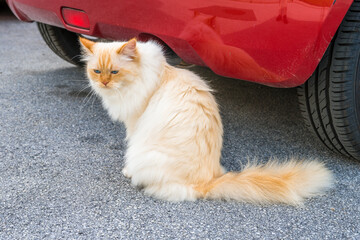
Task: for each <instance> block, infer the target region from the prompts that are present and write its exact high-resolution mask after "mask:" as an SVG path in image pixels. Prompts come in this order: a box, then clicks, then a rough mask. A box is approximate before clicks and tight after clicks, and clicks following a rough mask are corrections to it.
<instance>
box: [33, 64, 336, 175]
mask: <svg viewBox="0 0 360 240" xmlns="http://www.w3.org/2000/svg"><path fill="white" fill-rule="evenodd" d="M190 70H192V71H194V72H196V73H198V74H199V75H200V76H202V77H203V78H205V79H206V80H207V81H208V82H209V83H210V85H211V87H212V88H213V89H214V94H215V96H216V98H217V102H218V104H219V105H220V110H221V116H222V120H223V125H224V144H223V151H222V164H223V165H224V166H225V167H226V168H227V169H228V170H234V171H238V170H240V169H241V168H242V167H243V165H245V164H246V163H247V162H248V160H249V161H251V162H253V161H254V158H256V159H258V161H259V162H266V161H267V160H268V159H269V158H271V157H276V158H279V159H285V158H287V157H291V156H295V157H299V158H307V157H308V156H322V155H324V154H332V153H329V151H328V150H327V149H326V148H325V147H324V146H323V145H322V144H321V143H320V141H318V140H317V139H316V138H315V136H313V135H312V134H311V133H310V132H309V131H308V130H307V129H306V126H305V124H304V122H303V119H302V116H301V113H300V110H299V107H298V102H297V95H296V89H295V88H292V89H279V88H271V87H266V86H262V85H259V84H254V83H249V82H245V81H241V80H236V79H231V78H225V77H221V76H218V75H216V74H214V73H213V72H212V71H211V70H209V69H208V68H204V67H194V68H191V69H190ZM34 74H36V75H42V74H44V75H47V76H49V75H51V76H57V77H56V81H54V80H53V78H45V79H47V82H46V83H45V84H48V85H50V86H49V87H53V92H52V94H54V95H56V96H57V97H60V98H62V99H64V101H67V100H71V101H76V102H78V104H79V107H82V108H84V109H85V110H83V111H82V114H89V112H88V111H94V112H95V113H97V114H98V115H101V117H102V118H108V116H106V113H105V111H104V110H103V109H102V107H101V104H100V101H99V99H97V98H96V97H95V99H88V98H89V96H90V95H91V93H90V88H86V86H87V80H86V76H85V73H84V70H83V69H81V68H76V67H69V68H61V69H55V70H52V71H51V72H49V70H48V71H46V72H36V73H34ZM59 79H62V80H61V82H59ZM92 98H94V96H93V97H92ZM104 120H106V119H104Z"/></svg>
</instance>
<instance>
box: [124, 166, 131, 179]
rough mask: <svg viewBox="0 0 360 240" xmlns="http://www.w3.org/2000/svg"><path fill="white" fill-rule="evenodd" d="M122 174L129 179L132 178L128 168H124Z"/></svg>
mask: <svg viewBox="0 0 360 240" xmlns="http://www.w3.org/2000/svg"><path fill="white" fill-rule="evenodd" d="M122 174H123V175H124V176H125V177H127V178H131V175H130V173H129V172H128V170H127V168H126V167H124V168H123V170H122Z"/></svg>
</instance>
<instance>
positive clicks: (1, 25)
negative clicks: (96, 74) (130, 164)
mask: <svg viewBox="0 0 360 240" xmlns="http://www.w3.org/2000/svg"><path fill="white" fill-rule="evenodd" d="M192 70H194V71H195V72H197V73H198V74H200V75H201V76H203V77H204V78H205V79H207V80H209V81H210V84H211V86H212V87H213V88H214V89H215V90H216V94H215V95H216V97H217V99H218V102H219V104H220V106H221V114H222V118H223V123H224V128H225V135H224V148H223V152H222V163H223V165H224V166H225V167H226V168H227V169H229V170H233V171H238V170H240V169H241V167H242V165H244V164H246V163H247V161H248V159H250V161H253V159H254V158H256V159H257V161H258V162H266V161H267V160H268V159H269V158H271V157H277V158H280V159H286V158H288V157H289V156H297V157H299V158H305V159H310V158H317V159H320V160H321V161H324V162H326V165H327V166H328V167H329V168H330V169H331V170H332V171H333V172H334V175H335V179H336V181H335V185H334V187H333V188H332V189H331V190H329V191H328V192H326V194H325V195H324V196H320V197H316V198H312V199H309V200H307V201H306V202H305V205H304V206H303V207H292V206H286V205H281V204H275V205H270V206H259V205H253V204H247V203H238V202H235V201H230V202H225V201H212V200H199V201H196V202H180V203H169V202H164V201H160V200H156V199H154V198H151V197H148V196H146V195H144V194H143V192H142V191H141V190H139V189H136V188H134V187H132V186H131V185H130V182H129V180H128V179H126V178H125V177H124V176H123V175H122V174H121V169H122V167H123V164H124V152H125V148H126V143H125V142H124V137H125V128H124V126H123V125H122V124H120V123H114V122H112V121H111V120H110V119H109V117H108V116H107V113H106V112H105V111H104V109H103V108H102V106H101V104H100V101H99V99H97V98H95V97H90V96H89V95H90V94H89V90H88V89H84V88H85V87H86V78H85V75H84V71H83V70H82V69H79V68H76V67H74V66H72V65H70V64H68V63H66V62H65V61H63V60H62V59H60V58H59V57H58V56H56V55H55V54H54V53H53V52H52V51H51V50H50V49H49V48H48V47H47V46H46V44H45V43H44V42H43V40H42V38H41V36H40V34H39V32H38V30H37V27H36V24H35V23H23V22H20V21H18V20H17V19H16V18H15V17H13V16H12V15H11V13H10V12H9V11H8V10H6V9H4V6H3V5H2V9H1V10H0V239H360V233H359V232H360V163H359V162H357V161H355V160H352V159H348V158H345V157H342V156H340V155H338V154H335V153H332V152H329V151H328V150H327V149H326V148H325V147H324V146H323V145H322V143H320V142H319V141H318V140H317V139H316V138H315V137H314V136H313V135H312V134H311V133H310V132H309V131H308V130H307V129H306V128H305V125H304V123H303V121H302V119H301V115H300V112H299V109H298V104H297V96H296V89H276V88H269V87H265V86H261V85H257V84H252V83H247V82H244V81H239V80H235V79H229V78H224V77H220V76H217V75H215V74H214V73H212V72H211V71H210V70H208V69H207V68H201V67H195V68H192Z"/></svg>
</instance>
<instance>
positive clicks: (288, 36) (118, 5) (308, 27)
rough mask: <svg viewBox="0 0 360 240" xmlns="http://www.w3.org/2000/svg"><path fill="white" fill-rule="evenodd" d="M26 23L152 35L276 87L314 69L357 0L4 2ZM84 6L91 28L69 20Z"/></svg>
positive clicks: (121, 36)
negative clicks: (69, 12)
mask: <svg viewBox="0 0 360 240" xmlns="http://www.w3.org/2000/svg"><path fill="white" fill-rule="evenodd" d="M7 2H8V5H9V6H10V8H11V10H12V11H13V12H14V14H15V15H16V16H17V17H18V18H19V19H20V20H22V21H37V22H42V23H46V24H49V25H53V26H58V27H63V28H66V29H68V30H69V31H72V32H76V33H80V34H86V35H90V36H95V37H99V38H106V39H113V40H126V39H129V38H132V37H138V38H139V39H140V40H141V39H146V38H149V37H151V36H155V37H156V38H158V39H161V40H162V41H163V42H165V43H166V44H167V45H168V46H169V47H170V48H171V49H172V50H173V51H174V52H175V53H176V54H177V55H179V56H180V57H181V58H182V59H183V60H184V61H186V62H188V63H193V64H197V65H204V66H208V67H209V68H211V69H212V70H213V71H214V72H215V73H217V74H219V75H223V76H227V77H232V78H238V79H243V80H247V81H253V82H258V83H262V84H265V85H269V86H276V87H294V86H298V85H301V84H303V83H304V82H305V81H306V80H307V79H308V78H309V77H310V76H311V74H312V73H313V72H314V70H315V68H316V67H317V65H318V63H319V61H320V60H321V58H322V56H323V54H324V52H325V51H326V48H327V47H328V45H329V43H330V41H331V39H332V38H333V36H334V35H335V33H336V31H337V29H338V27H339V25H340V23H341V21H342V19H343V18H344V16H345V14H346V12H347V11H348V9H349V7H350V5H351V4H352V0H182V1H176V0H151V1H150V0H143V1H136V0H133V1H123V0H119V1H114V0H101V1H99V0H77V1H69V0H51V1H46V0H7ZM64 7H67V8H72V9H79V10H82V11H83V12H84V13H85V14H86V15H87V16H88V19H89V24H90V25H89V28H88V29H82V28H79V27H75V26H71V25H68V24H66V23H65V21H64V18H63V15H62V9H63V8H64Z"/></svg>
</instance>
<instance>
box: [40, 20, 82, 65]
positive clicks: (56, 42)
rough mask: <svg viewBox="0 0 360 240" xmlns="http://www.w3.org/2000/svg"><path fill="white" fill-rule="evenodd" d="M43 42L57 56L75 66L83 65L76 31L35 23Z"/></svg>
mask: <svg viewBox="0 0 360 240" xmlns="http://www.w3.org/2000/svg"><path fill="white" fill-rule="evenodd" d="M37 25H38V29H39V31H40V34H41V36H42V37H43V39H44V41H45V43H46V44H47V45H48V46H49V47H50V49H51V50H52V51H53V52H54V53H56V54H57V55H58V56H59V57H61V58H62V59H64V60H65V61H68V62H69V63H72V64H74V65H77V66H83V63H82V61H81V50H80V44H79V38H78V35H77V34H76V33H73V32H69V31H68V30H66V29H63V28H58V27H54V26H50V25H47V24H44V23H37Z"/></svg>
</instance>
